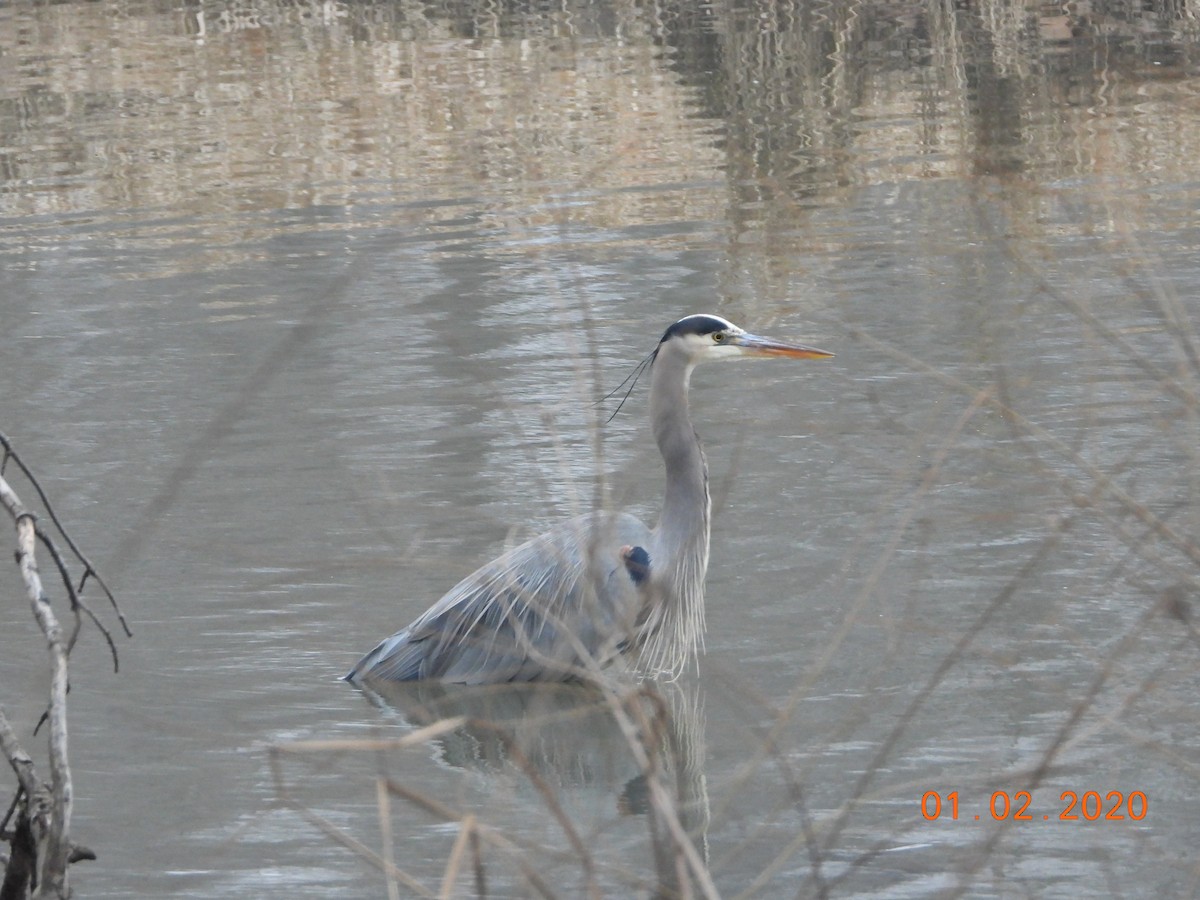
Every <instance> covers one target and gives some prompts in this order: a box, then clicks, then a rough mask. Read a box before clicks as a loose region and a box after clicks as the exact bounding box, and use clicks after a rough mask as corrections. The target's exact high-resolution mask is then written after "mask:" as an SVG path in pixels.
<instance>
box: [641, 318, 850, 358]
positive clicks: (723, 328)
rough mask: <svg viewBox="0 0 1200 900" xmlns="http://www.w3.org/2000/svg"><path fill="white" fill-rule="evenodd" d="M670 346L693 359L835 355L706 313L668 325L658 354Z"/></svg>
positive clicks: (672, 349) (660, 342)
mask: <svg viewBox="0 0 1200 900" xmlns="http://www.w3.org/2000/svg"><path fill="white" fill-rule="evenodd" d="M668 347H669V348H670V350H671V352H681V353H682V354H683V355H684V356H685V357H686V358H687V359H688V360H689V362H691V363H699V362H705V361H707V360H710V359H734V358H736V357H746V356H749V357H768V358H785V359H825V358H827V357H830V356H833V354H832V353H830V352H828V351H827V350H818V349H817V348H816V347H806V346H804V345H803V344H793V343H790V342H788V341H778V340H775V339H774V338H768V337H762V336H761V335H757V334H750V333H749V332H747V331H744V330H742V329H741V328H738V327H737V326H736V325H734V324H733V323H732V322H730V321H729V320H728V319H722V318H721V317H720V316H714V315H711V314H705V313H701V314H699V315H694V316H684V317H683V318H682V319H680V320H679V321H678V322H676V323H675V324H673V325H672V326H671V327H670V328H668V329H667V330H666V331H665V332H664V333H663V336H662V340H661V341H659V342H658V351H655V352H656V355H657V353H658V352H659V351H662V350H664V349H666V348H668Z"/></svg>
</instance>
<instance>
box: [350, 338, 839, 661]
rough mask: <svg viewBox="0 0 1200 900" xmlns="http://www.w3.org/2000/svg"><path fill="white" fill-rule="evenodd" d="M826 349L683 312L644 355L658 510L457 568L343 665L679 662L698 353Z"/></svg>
mask: <svg viewBox="0 0 1200 900" xmlns="http://www.w3.org/2000/svg"><path fill="white" fill-rule="evenodd" d="M832 355H833V354H831V353H828V352H826V351H824V350H817V349H815V348H813V347H806V346H803V345H801V344H791V343H786V342H783V341H777V340H773V339H769V338H763V337H758V336H756V335H752V334H748V333H746V332H745V331H743V330H742V329H740V328H738V327H737V326H736V325H734V324H732V323H731V322H729V321H727V320H725V319H723V318H721V317H720V316H713V315H694V316H687V317H685V318H683V319H680V320H679V321H678V322H675V323H674V324H673V325H671V327H670V328H668V329H667V330H666V332H665V333H664V334H663V337H662V340H661V341H659V344H658V347H657V348H656V349H655V351H654V353H653V354H651V356H650V357H649V358H648V360H647V363H648V364H649V366H650V420H651V422H652V424H653V428H654V439H655V441H656V443H657V444H658V448H659V451H660V452H661V454H662V457H663V462H664V464H665V467H666V476H667V484H666V493H665V495H664V497H663V508H662V513H661V515H660V516H659V520H658V524H657V525H656V526H655V527H654V528H653V529H651V528H648V527H647V526H646V525H644V524H643V523H642V522H641V521H639V520H638V519H637V518H635V517H634V516H631V515H628V514H626V513H608V512H597V513H592V514H590V515H586V516H579V517H577V518H575V519H571V520H570V521H568V522H565V523H563V524H562V525H560V526H558V527H557V528H555V529H554V530H552V531H549V532H547V533H546V534H543V535H541V536H539V537H536V538H533V539H532V540H530V541H527V542H526V543H524V544H522V545H520V546H519V547H515V548H513V549H512V550H510V551H508V552H507V553H505V554H504V555H502V556H501V557H499V558H498V559H496V560H494V561H492V562H490V563H488V564H487V565H485V566H483V567H481V568H480V569H478V570H477V571H475V572H474V573H472V574H471V575H469V576H467V577H466V578H464V579H463V580H462V581H460V582H459V583H458V584H457V585H455V586H454V587H453V588H451V589H450V591H449V592H448V593H447V594H446V595H445V596H444V597H442V599H441V600H439V601H438V602H437V603H435V604H434V605H433V606H432V607H430V609H429V610H427V611H426V612H425V613H424V614H422V615H421V616H419V617H418V618H417V619H416V620H415V621H414V622H413V623H412V624H411V625H409V626H408V627H406V628H404V629H402V630H401V631H399V632H397V633H396V634H394V635H392V636H391V637H389V638H387V639H386V640H384V641H383V642H382V643H380V644H379V645H378V646H377V647H376V648H375V649H374V650H372V651H371V652H370V653H368V654H367V655H366V656H364V657H363V658H362V659H361V660H360V661H359V662H358V664H357V665H355V667H354V669H353V670H352V671H351V672H350V674H349V675H347V676H346V677H347V679H348V680H350V681H358V680H362V679H368V678H380V679H394V680H401V681H410V680H417V679H439V680H443V681H450V682H460V683H465V684H484V683H496V682H508V681H566V680H572V679H587V678H590V677H594V676H596V675H597V674H598V673H599V671H600V670H601V669H603V668H604V667H605V666H607V665H609V664H610V663H612V662H613V661H614V660H615V659H617V658H619V657H626V658H629V659H631V660H632V661H633V662H634V665H635V666H636V667H637V668H638V669H639V670H640V671H642V672H644V673H646V674H650V675H669V676H677V675H678V674H679V673H680V671H681V670H682V669H683V667H684V665H685V664H686V663H687V661H688V659H689V658H691V657H692V656H693V655H694V654H695V653H696V652H697V651H698V650H699V648H700V645H701V643H702V641H703V635H704V576H705V573H706V571H707V569H708V543H709V519H710V503H709V494H708V469H707V466H706V463H705V460H704V452H703V450H702V449H701V446H700V440H699V438H698V437H697V436H696V432H695V429H694V428H693V427H692V422H691V419H690V418H689V415H688V402H687V393H688V384H689V381H690V378H691V373H692V370H693V368H695V366H696V365H697V364H698V363H700V362H702V361H705V360H707V359H720V358H733V357H739V356H742V357H744V356H759V357H780V358H793V359H817V358H823V357H829V356H832Z"/></svg>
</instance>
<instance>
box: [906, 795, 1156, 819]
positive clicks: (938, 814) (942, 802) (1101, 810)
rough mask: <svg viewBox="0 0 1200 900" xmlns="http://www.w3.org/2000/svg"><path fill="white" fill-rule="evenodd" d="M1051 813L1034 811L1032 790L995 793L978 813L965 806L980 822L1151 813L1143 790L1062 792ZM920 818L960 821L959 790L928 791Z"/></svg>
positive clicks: (964, 812)
mask: <svg viewBox="0 0 1200 900" xmlns="http://www.w3.org/2000/svg"><path fill="white" fill-rule="evenodd" d="M1058 800H1059V802H1058V804H1057V805H1056V806H1055V807H1054V809H1053V811H1052V812H1045V811H1043V810H1037V809H1034V808H1033V807H1034V802H1033V794H1031V793H1030V792H1029V791H1017V792H1016V793H1013V794H1009V792H1008V791H993V792H992V796H991V798H990V799H989V800H988V802H987V805H986V808H985V809H984V810H983V811H981V812H979V813H975V812H974V811H973V810H968V809H966V808H965V807H964V808H963V809H962V818H964V819H971V820H973V821H976V822H978V821H979V820H980V819H984V818H987V817H990V818H992V819H994V820H996V821H997V822H1003V821H1006V820H1007V821H1013V822H1033V821H1039V820H1040V821H1043V822H1048V821H1051V820H1054V821H1058V822H1079V821H1083V822H1122V821H1133V822H1140V821H1142V819H1144V818H1146V813H1147V812H1149V810H1150V802H1149V801H1148V800H1147V799H1146V794H1145V792H1143V791H1130V792H1129V793H1125V792H1124V791H1108V792H1107V793H1101V792H1100V791H1083V792H1082V793H1080V792H1078V791H1063V792H1062V793H1061V794H1060V795H1059V798H1058ZM921 815H922V816H924V817H925V818H926V819H928V820H929V821H930V822H934V821H938V820H940V819H950V820H952V821H958V819H959V800H958V791H950V792H949V793H948V794H945V795H943V794H940V793H938V792H937V791H926V792H925V793H924V794H922V795H921Z"/></svg>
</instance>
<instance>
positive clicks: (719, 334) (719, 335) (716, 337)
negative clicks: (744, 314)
mask: <svg viewBox="0 0 1200 900" xmlns="http://www.w3.org/2000/svg"><path fill="white" fill-rule="evenodd" d="M713 341H715V342H716V343H718V344H723V343H725V332H723V331H714V332H713Z"/></svg>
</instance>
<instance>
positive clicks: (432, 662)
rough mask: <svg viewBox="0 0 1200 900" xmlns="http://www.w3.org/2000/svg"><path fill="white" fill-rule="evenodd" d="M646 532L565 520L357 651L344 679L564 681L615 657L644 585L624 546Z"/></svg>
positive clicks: (599, 521)
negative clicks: (371, 647) (368, 647)
mask: <svg viewBox="0 0 1200 900" xmlns="http://www.w3.org/2000/svg"><path fill="white" fill-rule="evenodd" d="M649 541H650V531H649V529H648V528H646V526H645V525H643V524H642V523H641V522H640V521H638V520H637V519H636V518H634V517H633V516H630V515H627V514H624V513H593V514H592V515H588V516H580V517H579V518H576V519H572V520H570V521H569V522H565V523H563V524H562V525H560V526H558V527H557V528H555V529H554V530H553V531H550V532H547V533H546V534H543V535H541V536H539V537H536V538H534V539H532V540H530V541H527V542H526V543H524V544H522V545H520V546H519V547H515V548H513V549H512V550H510V551H508V552H507V553H505V554H504V555H503V556H501V557H499V558H498V559H496V560H494V561H492V562H490V563H488V564H487V565H485V566H483V567H482V568H480V569H478V570H477V571H475V572H474V573H472V574H471V575H469V576H467V577H466V578H464V579H463V580H462V581H460V582H459V583H458V584H457V585H455V586H454V587H453V588H451V589H450V591H449V592H448V593H447V594H446V595H445V596H444V597H442V599H441V600H439V601H438V602H437V603H435V604H434V605H433V606H432V607H431V608H430V609H429V610H427V611H426V612H425V613H424V614H422V615H421V616H420V617H419V618H417V619H416V621H414V622H413V623H412V624H411V625H409V626H408V627H407V628H405V629H403V630H402V631H399V632H397V633H396V634H394V635H392V636H391V637H390V638H388V639H387V640H385V641H383V642H382V643H381V644H380V645H379V646H378V647H376V648H375V649H374V650H372V651H371V652H370V653H368V654H367V655H366V656H364V657H363V658H362V659H361V660H360V661H359V663H358V664H357V665H356V666H355V667H354V669H353V671H351V673H350V674H349V675H348V676H347V678H348V679H350V680H352V681H356V680H360V679H364V678H381V679H391V680H398V681H411V680H416V679H439V680H442V681H452V682H460V683H465V684H484V683H494V682H507V681H567V680H571V679H574V678H579V677H583V676H585V675H586V673H588V672H589V671H595V670H596V669H597V668H598V667H601V666H604V665H606V664H607V663H609V662H611V660H612V659H613V658H614V657H615V656H616V655H618V653H619V652H620V650H621V649H622V647H623V646H625V645H626V644H627V643H628V642H629V640H630V638H631V637H633V634H634V631H635V630H636V627H637V622H638V617H639V613H640V612H641V610H642V604H643V602H644V601H645V599H646V590H647V588H646V587H645V586H639V584H638V583H637V582H635V580H634V579H633V578H631V577H630V573H629V570H628V569H627V568H626V565H625V559H624V557H623V556H622V548H623V547H628V546H630V545H633V546H645V545H647V544H648V543H649Z"/></svg>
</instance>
